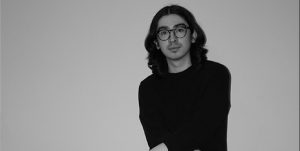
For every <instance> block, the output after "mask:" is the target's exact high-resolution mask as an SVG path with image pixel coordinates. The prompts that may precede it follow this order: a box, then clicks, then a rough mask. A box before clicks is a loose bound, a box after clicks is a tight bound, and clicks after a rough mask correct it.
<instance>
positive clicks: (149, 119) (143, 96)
mask: <svg viewBox="0 0 300 151" xmlns="http://www.w3.org/2000/svg"><path fill="white" fill-rule="evenodd" d="M153 93H154V91H153V87H152V86H151V85H146V84H145V83H143V82H141V84H140V86H139V94H138V98H139V108H140V113H139V118H140V121H141V124H142V126H143V129H144V133H145V136H146V139H147V142H148V146H149V147H150V149H152V148H154V147H155V146H157V145H159V144H160V143H163V142H164V139H165V137H166V135H168V134H167V130H166V129H165V128H164V127H163V123H162V122H163V120H162V117H161V114H160V111H159V109H158V105H157V103H156V102H157V101H158V100H157V98H156V97H157V95H154V94H153Z"/></svg>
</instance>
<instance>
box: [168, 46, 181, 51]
mask: <svg viewBox="0 0 300 151" xmlns="http://www.w3.org/2000/svg"><path fill="white" fill-rule="evenodd" d="M179 48H180V46H176V47H168V49H169V50H170V51H176V50H178V49H179Z"/></svg>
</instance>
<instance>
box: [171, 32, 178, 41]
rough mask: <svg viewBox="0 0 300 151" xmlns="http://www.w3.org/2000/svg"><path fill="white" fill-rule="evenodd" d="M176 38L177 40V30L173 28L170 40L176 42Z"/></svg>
mask: <svg viewBox="0 0 300 151" xmlns="http://www.w3.org/2000/svg"><path fill="white" fill-rule="evenodd" d="M176 40H177V37H176V36H175V31H174V30H173V31H171V32H170V38H169V41H170V42H174V41H176Z"/></svg>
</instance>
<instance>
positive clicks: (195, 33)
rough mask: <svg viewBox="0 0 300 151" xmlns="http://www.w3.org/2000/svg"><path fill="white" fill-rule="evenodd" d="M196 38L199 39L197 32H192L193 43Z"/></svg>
mask: <svg viewBox="0 0 300 151" xmlns="http://www.w3.org/2000/svg"><path fill="white" fill-rule="evenodd" d="M196 39H197V32H196V31H194V32H193V34H192V43H195V42H196Z"/></svg>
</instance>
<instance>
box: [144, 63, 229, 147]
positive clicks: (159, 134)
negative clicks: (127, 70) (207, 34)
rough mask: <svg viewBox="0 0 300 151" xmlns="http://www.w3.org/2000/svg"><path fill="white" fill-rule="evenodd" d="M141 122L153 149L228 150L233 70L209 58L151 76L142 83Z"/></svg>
mask: <svg viewBox="0 0 300 151" xmlns="http://www.w3.org/2000/svg"><path fill="white" fill-rule="evenodd" d="M139 107H140V114H139V117H140V121H141V123H142V126H143V129H144V132H145V135H146V139H147V142H148V145H149V147H150V149H152V148H153V147H155V146H157V145H158V144H160V143H165V144H166V146H167V147H168V150H169V151H192V150H194V149H200V150H201V151H227V117H228V113H229V110H230V73H229V71H228V69H227V68H226V67H225V66H223V65H221V64H219V63H216V62H212V61H206V62H205V64H203V65H202V66H201V67H199V66H196V65H193V66H191V67H189V68H188V69H186V70H184V71H182V72H179V73H169V74H167V75H165V76H160V77H159V76H157V75H154V74H152V75H150V76H148V77H147V78H146V79H144V80H143V81H142V82H141V83H140V86H139Z"/></svg>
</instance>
